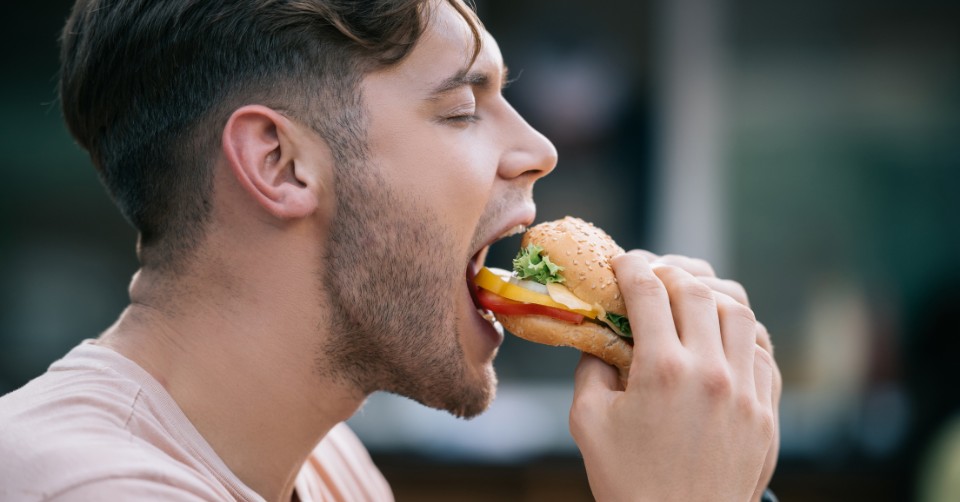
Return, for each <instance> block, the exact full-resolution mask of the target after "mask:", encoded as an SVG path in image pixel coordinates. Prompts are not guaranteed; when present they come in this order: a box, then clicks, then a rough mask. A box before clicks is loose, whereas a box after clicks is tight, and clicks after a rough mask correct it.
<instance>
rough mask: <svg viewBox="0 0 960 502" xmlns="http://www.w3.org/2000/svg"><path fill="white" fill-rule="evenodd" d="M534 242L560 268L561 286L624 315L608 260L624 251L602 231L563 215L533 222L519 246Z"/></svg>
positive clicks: (625, 309)
mask: <svg viewBox="0 0 960 502" xmlns="http://www.w3.org/2000/svg"><path fill="white" fill-rule="evenodd" d="M530 244H536V245H538V246H540V247H541V248H543V254H544V255H547V256H549V257H550V261H551V262H553V263H555V264H557V265H560V266H561V267H563V271H561V272H560V275H561V276H562V277H563V285H564V286H566V287H567V288H568V289H570V291H572V292H573V294H575V295H576V296H577V297H578V298H580V299H581V300H583V301H585V302H587V303H590V304H594V303H596V304H598V305H600V306H601V307H603V309H604V310H606V311H607V312H612V313H614V314H619V315H626V314H627V306H626V304H625V303H624V301H623V295H621V294H620V288H619V286H617V278H616V277H614V275H613V269H612V268H611V267H610V260H611V259H612V258H614V257H616V256H619V255H621V254H623V253H624V250H623V248H622V247H620V246H618V245H617V243H616V242H614V241H613V239H612V238H611V237H610V236H609V235H607V233H606V232H604V231H603V230H600V229H599V228H597V227H595V226H593V225H592V224H590V223H588V222H586V221H583V220H581V219H580V218H574V217H572V216H567V217H565V218H563V219H562V220H555V221H548V222H545V223H541V224H539V225H536V226H534V227H532V228H530V229H529V230H527V232H526V233H525V234H524V235H523V244H522V245H523V247H527V246H528V245H530Z"/></svg>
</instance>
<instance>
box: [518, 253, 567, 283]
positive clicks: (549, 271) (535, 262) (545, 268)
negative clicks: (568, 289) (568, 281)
mask: <svg viewBox="0 0 960 502" xmlns="http://www.w3.org/2000/svg"><path fill="white" fill-rule="evenodd" d="M542 252H543V248H542V247H540V246H538V245H536V244H530V245H529V246H527V247H526V248H525V249H521V250H520V253H519V254H517V257H516V258H514V259H513V271H514V272H516V273H517V276H518V277H520V278H521V279H529V280H534V281H537V282H539V283H540V284H544V285H545V284H547V283H551V282H563V276H561V275H560V272H562V271H563V267H561V266H560V265H557V264H555V263H553V262H551V261H550V257H548V256H543V255H541V254H540V253H542Z"/></svg>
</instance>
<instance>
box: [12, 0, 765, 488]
mask: <svg viewBox="0 0 960 502" xmlns="http://www.w3.org/2000/svg"><path fill="white" fill-rule="evenodd" d="M62 44H63V47H62V65H63V67H62V74H61V98H62V102H63V108H64V114H65V117H66V120H67V124H68V126H69V127H70V130H71V132H72V133H73V134H74V136H75V137H76V138H77V140H78V141H79V142H80V144H81V145H82V146H83V147H84V148H86V149H87V150H88V151H89V152H90V154H91V157H92V159H93V162H94V164H95V166H96V167H97V169H98V170H99V172H100V174H101V176H102V179H103V181H104V184H105V185H106V186H107V188H108V190H109V191H110V193H111V195H112V196H113V198H114V199H115V201H116V202H117V204H118V206H119V207H120V209H121V211H123V213H124V214H125V216H126V217H127V218H128V219H129V220H130V221H131V222H132V223H133V225H134V226H135V227H136V228H137V229H138V231H139V233H140V242H139V246H138V256H139V258H140V262H141V265H142V266H141V269H140V270H139V271H138V273H137V274H136V276H135V277H134V279H133V281H132V284H131V286H130V305H129V307H128V308H127V309H126V310H125V311H124V312H123V314H122V315H121V316H120V318H119V319H118V320H117V322H116V323H115V324H114V325H113V326H112V327H110V328H109V329H108V330H107V331H106V332H104V333H103V334H102V335H101V336H100V337H99V338H97V339H96V340H93V341H88V342H86V343H84V344H82V345H80V346H79V347H77V348H75V349H74V350H73V351H71V352H70V353H69V354H68V355H67V356H66V357H65V358H64V359H62V360H60V361H58V362H56V363H54V365H52V366H51V368H50V370H49V371H48V372H47V373H46V374H44V375H43V376H41V377H39V378H38V379H36V380H34V381H33V382H31V383H29V384H28V385H26V386H25V387H24V388H22V389H20V390H18V391H15V392H13V393H11V394H9V395H7V396H5V397H4V398H2V399H0V486H2V487H3V488H2V489H3V490H4V491H3V492H0V493H2V495H3V496H4V498H11V499H16V500H35V499H58V500H102V499H119V500H126V499H163V500H222V499H231V498H233V499H244V500H261V499H265V500H291V499H299V500H327V499H331V500H337V499H345V500H389V499H391V498H392V496H391V494H390V491H389V487H388V486H387V484H386V482H385V481H384V479H383V478H382V476H381V475H380V473H379V472H378V471H377V469H376V468H375V467H374V466H373V464H372V462H371V461H370V458H369V456H368V455H367V453H366V451H365V450H364V449H363V447H362V445H360V443H359V441H357V439H356V437H355V436H353V435H352V433H351V432H350V431H349V430H348V429H347V428H346V426H345V425H343V424H342V422H343V421H344V420H346V419H347V418H349V417H350V416H351V415H352V414H353V413H354V412H356V411H357V409H358V408H359V407H360V406H361V405H362V403H363V401H364V399H365V398H366V397H367V396H368V395H370V394H371V393H373V392H376V391H389V392H394V393H397V394H401V395H404V396H408V397H410V398H412V399H415V400H417V401H419V402H421V403H423V404H425V405H427V406H432V407H436V408H440V409H445V410H448V411H449V412H451V413H453V414H455V415H458V416H464V417H469V416H474V415H476V414H478V413H481V412H482V411H483V410H484V409H485V408H486V407H487V406H488V405H489V403H490V402H491V400H492V399H493V395H494V390H495V386H496V378H495V375H494V371H493V366H492V361H493V358H494V356H495V354H496V351H497V348H498V346H499V344H500V342H501V340H502V333H500V332H498V331H497V330H496V329H494V326H493V325H491V324H490V323H489V322H488V321H486V320H485V319H484V318H482V317H481V316H480V315H479V313H478V312H477V309H476V306H475V305H474V303H473V300H472V299H471V296H470V294H469V291H468V285H467V281H466V280H465V276H466V275H467V274H468V272H469V271H470V270H472V269H473V268H474V267H475V266H477V264H478V263H479V262H481V261H482V257H483V255H484V254H485V251H484V249H485V248H486V246H487V245H489V244H490V243H491V242H493V241H495V240H496V239H497V238H498V237H500V236H502V235H504V234H505V233H508V232H509V231H511V229H514V228H516V227H517V226H518V225H528V224H530V223H531V222H532V221H533V219H534V205H533V201H532V195H531V194H532V186H533V184H534V182H535V181H536V180H537V179H539V178H540V177H542V176H544V175H546V174H548V173H549V172H550V171H551V170H552V169H553V167H554V165H555V163H556V152H555V150H554V148H553V146H552V145H551V144H550V142H549V141H547V140H546V139H545V138H544V137H543V136H541V135H540V134H539V133H537V132H536V131H535V130H533V129H532V128H530V126H529V125H527V124H526V123H525V122H524V121H523V119H522V118H521V117H520V116H519V115H518V114H517V113H516V112H515V111H514V110H513V109H512V108H511V107H510V105H509V104H508V103H507V102H506V101H505V100H504V99H503V97H502V95H501V93H500V90H501V87H502V85H503V83H504V82H505V81H506V78H507V76H506V69H505V67H504V65H503V61H502V58H501V55H500V53H499V50H498V48H497V45H496V43H495V41H494V40H493V38H492V37H491V36H490V35H489V34H488V33H486V32H485V31H483V29H482V26H481V25H480V23H479V21H478V20H477V19H476V17H475V15H474V13H473V12H472V11H471V10H470V9H468V8H467V7H466V6H465V5H464V4H463V3H462V1H461V0H405V1H403V0H394V1H376V2H374V1H364V2H332V1H323V0H312V1H296V2H294V1H268V0H234V1H229V2H222V1H216V2H215V1H206V2H204V1H196V0H194V1H188V0H179V1H173V0H170V1H165V2H154V1H151V0H125V1H119V0H117V1H112V2H108V1H102V0H78V2H77V4H76V5H75V7H74V10H73V13H72V14H71V16H70V18H69V20H68V21H67V25H66V27H65V29H64V33H63V40H62ZM614 267H615V271H616V273H617V276H618V277H619V278H620V283H621V288H622V290H623V294H624V297H625V298H626V299H627V300H628V305H629V310H630V315H631V319H637V320H638V321H637V326H636V327H635V328H634V329H635V331H636V332H637V333H638V337H637V342H636V343H637V345H636V350H635V354H636V356H635V357H636V361H635V364H634V366H633V367H634V371H633V372H632V373H631V375H630V381H629V383H628V386H627V388H628V390H627V391H624V390H623V389H621V388H619V383H618V381H617V377H616V372H615V370H613V369H612V368H609V367H607V366H605V365H604V364H603V363H600V362H599V361H598V360H596V359H593V358H589V357H587V358H584V359H583V361H582V362H581V364H580V366H579V367H578V369H577V375H576V395H575V398H574V406H573V409H572V410H571V415H570V416H571V430H572V432H573V435H574V437H575V439H576V441H577V443H578V445H579V446H580V448H581V450H582V452H583V455H584V462H585V464H586V468H587V473H588V476H589V479H590V484H591V488H592V490H593V491H594V494H595V495H596V497H597V498H598V499H600V500H625V499H635V500H672V499H677V500H681V499H682V500H706V499H711V500H750V499H758V498H759V497H760V494H761V493H762V492H763V488H764V487H765V486H766V483H767V482H768V481H769V479H770V476H771V475H772V471H773V466H774V463H775V459H776V452H777V440H776V431H775V429H776V420H775V417H776V414H775V406H776V401H777V400H778V397H779V380H778V379H779V377H778V374H777V370H776V366H775V364H774V362H773V359H772V358H771V356H770V353H769V339H768V337H767V336H766V332H765V331H764V330H763V328H762V326H760V325H759V324H757V322H756V321H755V319H754V318H753V314H752V312H751V311H750V310H749V308H747V307H746V306H745V305H746V295H745V294H744V293H743V292H742V288H739V286H738V285H736V284H735V283H731V282H727V281H721V280H719V279H716V278H715V277H713V275H714V274H713V272H712V270H711V269H710V268H709V266H708V265H706V264H705V263H703V262H700V261H697V260H691V259H687V258H682V257H663V258H660V257H655V256H652V255H649V254H648V253H643V252H639V251H637V252H632V253H629V254H627V255H624V256H622V257H620V258H618V259H617V260H615V262H614ZM728 294H729V296H728ZM758 344H759V345H758Z"/></svg>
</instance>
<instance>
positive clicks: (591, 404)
mask: <svg viewBox="0 0 960 502" xmlns="http://www.w3.org/2000/svg"><path fill="white" fill-rule="evenodd" d="M617 378H618V377H617V370H616V369H614V368H613V367H612V366H609V365H607V363H605V362H603V361H602V360H600V359H598V358H597V357H594V356H591V355H590V354H586V353H585V354H583V355H581V356H580V363H579V364H577V371H576V373H574V378H573V404H572V405H571V406H570V433H571V435H572V436H573V440H574V441H575V442H576V443H577V444H578V445H579V444H581V441H583V440H585V439H586V438H587V437H589V434H588V432H589V431H590V430H591V429H592V428H595V427H596V424H597V423H598V422H597V420H596V415H597V413H602V410H605V409H606V408H607V406H606V405H605V404H604V403H605V402H608V401H609V400H610V397H611V394H612V393H613V392H614V391H617V390H619V389H620V387H619V385H620V384H619V381H618V380H617Z"/></svg>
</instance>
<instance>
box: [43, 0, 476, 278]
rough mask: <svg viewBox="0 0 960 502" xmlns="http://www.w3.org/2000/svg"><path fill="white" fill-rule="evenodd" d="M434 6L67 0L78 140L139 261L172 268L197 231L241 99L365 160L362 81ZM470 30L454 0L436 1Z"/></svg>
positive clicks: (387, 1) (64, 44)
mask: <svg viewBox="0 0 960 502" xmlns="http://www.w3.org/2000/svg"><path fill="white" fill-rule="evenodd" d="M436 1H441V2H442V1H444V0H77V2H76V4H75V5H74V7H73V11H72V13H71V15H70V17H69V19H68V20H67V23H66V26H65V27H64V30H63V34H62V37H61V73H60V100H61V103H62V106H63V113H64V118H65V120H66V123H67V126H68V127H69V129H70V132H71V133H72V134H73V136H74V138H76V140H77V141H78V142H79V143H80V145H81V146H83V147H84V148H85V149H86V150H88V151H89V153H90V156H91V159H92V161H93V164H94V165H95V166H96V168H97V171H98V173H99V175H100V177H101V180H102V181H103V183H104V185H105V186H106V187H107V190H108V191H109V193H110V194H111V196H112V197H113V200H114V201H115V203H116V204H117V205H118V206H119V208H120V210H121V212H122V213H123V215H124V216H125V217H126V218H127V220H129V221H130V223H131V224H132V225H133V226H134V227H135V228H136V229H137V230H138V232H139V233H140V259H141V262H142V264H143V265H144V266H156V267H160V268H164V267H170V266H174V267H175V266H177V265H178V264H180V263H181V262H182V261H183V259H184V258H185V257H186V256H189V254H190V253H191V251H193V250H194V249H195V248H196V246H197V244H198V243H199V242H200V240H201V239H202V237H203V233H204V228H205V223H206V222H207V221H208V219H209V215H210V210H211V196H212V191H213V189H214V187H213V176H212V160H213V158H214V155H215V153H216V151H217V148H218V145H219V139H220V135H221V133H222V130H223V126H224V125H225V124H226V121H227V119H228V118H229V116H230V114H231V113H232V111H233V110H235V109H236V108H238V107H240V106H243V105H244V104H251V103H257V104H263V105H266V106H269V107H271V108H274V109H277V110H278V111H281V112H282V113H284V114H286V115H288V116H291V117H292V118H296V119H298V120H301V121H303V122H304V123H306V124H308V125H309V126H310V127H312V128H313V129H314V130H315V131H316V132H317V133H318V134H320V135H321V136H322V137H323V138H324V139H325V140H326V141H327V142H328V143H329V145H330V147H331V149H332V150H333V154H334V160H335V161H337V162H338V163H347V162H349V161H351V160H357V159H358V158H363V155H364V151H365V145H366V141H365V124H364V120H365V113H364V108H363V102H362V96H361V95H360V82H361V80H362V78H363V76H364V75H365V74H366V73H368V72H370V71H374V70H376V69H381V68H385V67H388V66H391V65H394V64H397V63H398V62H400V61H401V60H402V59H403V58H404V57H405V56H406V55H407V54H408V53H409V52H410V50H411V49H412V47H413V46H414V45H415V44H416V42H417V41H418V40H419V38H420V36H421V34H422V33H423V31H424V27H425V25H426V23H427V22H429V21H428V19H429V10H430V8H431V6H432V4H433V3H434V2H436ZM446 1H447V2H449V3H450V4H451V5H453V6H454V7H455V8H456V9H457V11H458V12H459V13H460V14H461V15H462V16H463V17H464V18H465V19H466V20H467V23H468V25H469V27H470V29H471V31H472V32H473V36H474V39H475V51H476V52H475V53H474V57H476V54H477V52H478V51H479V50H480V42H481V35H480V30H481V27H480V24H479V20H478V19H477V18H476V16H475V14H474V13H473V10H472V9H471V8H470V7H469V6H467V5H465V4H464V3H463V0H446Z"/></svg>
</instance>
